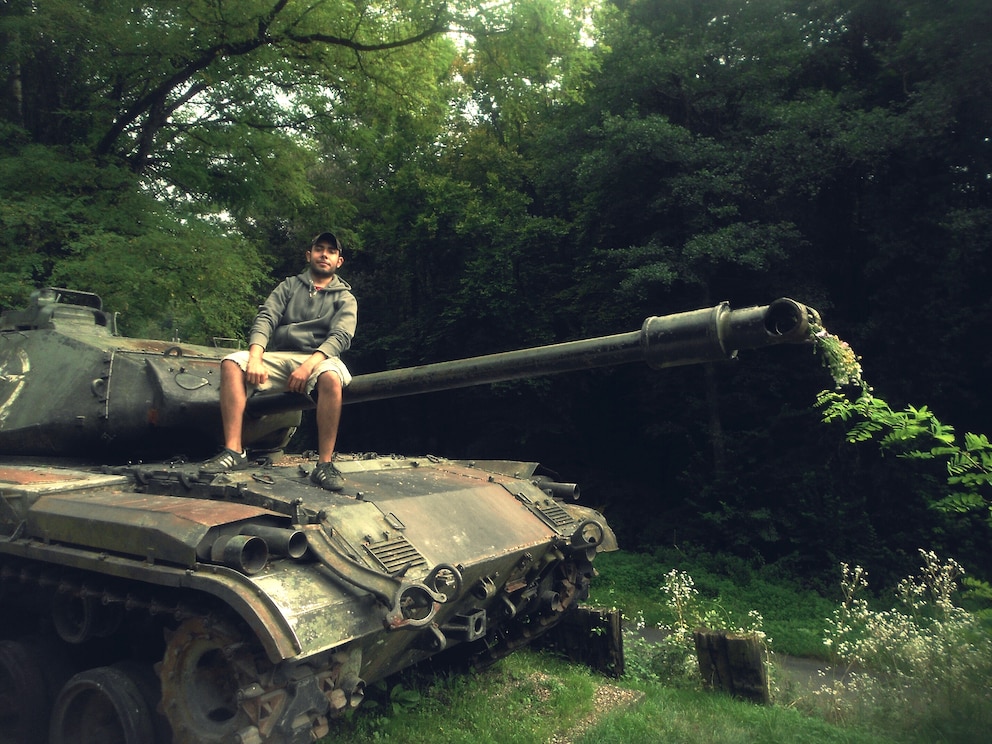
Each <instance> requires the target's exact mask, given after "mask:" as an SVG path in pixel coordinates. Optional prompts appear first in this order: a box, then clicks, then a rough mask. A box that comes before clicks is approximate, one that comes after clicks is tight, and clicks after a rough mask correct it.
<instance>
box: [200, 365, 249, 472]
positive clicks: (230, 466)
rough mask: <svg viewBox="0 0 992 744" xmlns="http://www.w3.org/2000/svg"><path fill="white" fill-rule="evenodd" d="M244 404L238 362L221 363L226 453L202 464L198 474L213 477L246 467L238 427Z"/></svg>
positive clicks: (221, 405) (221, 411) (241, 420)
mask: <svg viewBox="0 0 992 744" xmlns="http://www.w3.org/2000/svg"><path fill="white" fill-rule="evenodd" d="M247 402H248V392H247V390H246V389H245V373H244V372H243V371H242V369H241V367H239V366H238V363H237V362H235V361H232V360H230V359H225V360H223V361H222V362H221V363H220V415H221V419H222V421H223V427H224V447H225V449H224V450H223V451H222V452H219V453H218V454H216V455H214V456H213V457H211V458H210V459H209V460H204V461H203V462H201V463H200V473H202V474H207V475H214V474H217V473H225V472H227V471H228V470H242V469H244V468H247V467H248V466H249V462H248V457H247V455H246V454H245V452H244V450H243V449H242V441H241V440H242V436H241V424H242V423H243V422H244V418H245V405H246V404H247Z"/></svg>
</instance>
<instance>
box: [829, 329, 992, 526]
mask: <svg viewBox="0 0 992 744" xmlns="http://www.w3.org/2000/svg"><path fill="white" fill-rule="evenodd" d="M810 338H811V339H812V341H813V343H814V348H815V350H816V352H817V353H819V354H820V355H821V357H822V360H823V363H824V366H826V367H827V368H828V369H829V370H830V373H831V376H832V377H833V378H834V382H835V383H836V389H835V390H824V391H822V392H820V394H819V395H817V397H816V407H817V408H819V409H820V412H821V419H822V420H823V421H824V422H825V423H829V422H832V421H841V422H843V423H844V424H845V425H846V426H847V431H846V434H845V437H846V439H847V441H848V442H850V443H852V444H857V443H861V442H867V441H871V440H874V439H876V438H877V440H878V446H879V449H880V450H881V452H882V453H883V454H884V453H886V452H894V453H895V454H896V456H897V457H904V458H906V459H912V460H936V461H943V463H944V466H945V468H946V471H947V483H948V485H950V486H954V487H955V489H954V491H953V492H952V493H950V494H948V495H946V496H944V497H943V498H941V499H939V500H937V501H935V502H934V504H933V506H934V508H936V509H940V510H941V511H948V512H973V511H981V510H984V511H986V512H987V519H988V520H989V522H990V523H992V443H990V442H989V439H988V437H987V436H986V435H984V434H973V433H970V432H969V433H966V434H965V435H964V446H963V447H962V446H961V445H960V444H958V443H957V437H956V435H955V432H954V427H953V426H950V425H948V424H945V423H942V422H941V421H940V420H938V419H937V417H936V416H935V415H934V414H933V412H932V411H930V409H929V408H927V407H926V406H920V407H919V408H915V407H913V406H907V407H906V408H905V409H904V410H902V411H894V410H892V408H891V407H890V406H889V404H888V403H886V402H885V401H884V400H883V399H881V398H878V397H876V396H875V395H874V394H873V391H872V388H871V387H870V386H869V385H868V384H867V383H866V382H865V380H864V378H863V377H862V369H861V364H860V361H859V359H860V358H859V357H858V356H857V355H856V354H855V353H854V351H853V350H852V349H851V347H850V346H849V345H848V344H847V343H845V342H843V341H841V340H840V339H839V338H838V337H837V336H834V335H833V334H831V333H828V332H827V331H826V329H825V328H823V326H821V325H820V324H819V323H818V322H813V323H811V324H810ZM839 391H846V392H854V393H856V394H857V395H856V397H853V398H852V397H851V396H849V395H848V394H846V392H839Z"/></svg>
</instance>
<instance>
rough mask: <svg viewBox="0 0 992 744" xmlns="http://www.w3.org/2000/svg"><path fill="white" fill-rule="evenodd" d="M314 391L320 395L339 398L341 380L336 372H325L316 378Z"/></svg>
mask: <svg viewBox="0 0 992 744" xmlns="http://www.w3.org/2000/svg"><path fill="white" fill-rule="evenodd" d="M315 389H316V391H317V393H318V394H320V395H331V396H334V397H340V396H341V378H340V377H338V375H337V373H336V372H333V371H331V370H327V371H325V372H322V373H321V374H320V376H319V377H318V378H317V384H316V386H315Z"/></svg>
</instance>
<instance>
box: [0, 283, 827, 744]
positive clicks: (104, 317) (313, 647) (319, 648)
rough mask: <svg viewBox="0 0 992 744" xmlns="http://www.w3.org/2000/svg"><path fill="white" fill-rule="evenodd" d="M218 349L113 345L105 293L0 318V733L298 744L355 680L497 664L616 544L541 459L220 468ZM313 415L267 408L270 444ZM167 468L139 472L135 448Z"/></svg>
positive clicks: (771, 337) (679, 357) (715, 349)
mask: <svg viewBox="0 0 992 744" xmlns="http://www.w3.org/2000/svg"><path fill="white" fill-rule="evenodd" d="M811 315H812V311H811V310H810V309H808V308H806V307H805V306H803V305H801V304H799V303H797V302H794V301H792V300H786V299H783V300H777V301H775V302H773V303H771V304H770V305H768V306H764V307H757V308H747V309H743V310H731V309H730V308H729V306H728V305H726V304H725V303H724V304H721V305H718V306H716V307H714V308H708V309H704V310H697V311H692V312H687V313H680V314H677V315H670V316H663V317H654V318H648V319H647V320H646V321H644V323H643V325H642V327H641V329H640V330H639V331H633V332H630V333H623V334H618V335H615V336H606V337H602V338H596V339H589V340H583V341H573V342H568V343H563V344H556V345H553V346H546V347H539V348H536V349H528V350H523V351H514V352H507V353H503V354H494V355H490V356H484V357H476V358H473V359H466V360H461V361H456V362H443V363H439V364H431V365H424V366H422V367H415V368H411V369H406V370H394V371H387V372H379V373H374V374H367V375H360V376H356V377H355V379H354V380H353V382H352V383H351V385H350V386H349V388H348V390H347V393H346V402H348V403H357V402H361V401H365V400H375V399H381V398H386V397H395V396H400V395H410V394H415V393H421V392H430V391H437V390H444V389H449V388H454V387H462V386H465V385H471V384H480V383H488V382H496V381H501V380H508V379H515V378H521V377H528V376H534V375H544V374H551V373H556V372H564V371H569V370H581V369H587V368H592V367H599V366H606V365H615V364H624V363H628V362H634V361H644V362H647V363H648V364H650V365H651V366H653V367H658V368H663V367H668V366H675V365H684V364H696V363H701V362H706V361H712V360H719V359H725V358H729V357H732V356H734V354H735V353H736V352H737V350H739V349H746V348H758V347H762V346H767V345H772V344H778V343H793V342H799V341H802V340H804V339H805V338H806V336H807V332H808V321H809V318H810V317H811ZM226 353H227V350H224V349H214V348H210V347H205V346H196V345H191V344H185V343H179V342H162V341H150V340H138V339H128V338H124V337H121V336H119V335H117V333H116V322H115V318H114V316H113V315H112V314H109V313H107V312H106V311H104V310H103V308H102V303H101V302H100V300H99V298H98V297H96V296H95V295H91V294H87V293H79V292H72V291H69V290H60V289H49V290H42V291H39V292H38V293H36V294H35V296H34V297H33V299H32V304H31V306H30V307H29V308H27V309H26V310H21V311H9V312H6V313H4V314H3V316H2V320H0V597H2V598H3V604H2V607H3V613H4V623H3V624H2V626H0V628H2V629H0V685H6V686H7V687H9V689H7V688H3V689H0V706H5V707H4V709H2V710H0V717H2V718H3V720H4V722H5V725H4V730H3V731H0V742H7V741H11V742H19V743H20V744H23V743H31V742H39V743H40V742H48V743H49V744H61V743H63V742H76V741H97V740H99V741H113V742H115V743H118V744H169V742H175V743H176V744H194V743H195V744H234V743H235V742H240V743H242V744H243V743H245V742H253V743H257V744H303V743H304V742H311V741H313V740H314V739H315V738H319V737H321V736H323V735H325V734H326V733H327V732H328V731H329V727H330V725H331V721H332V719H333V718H335V717H336V716H340V715H342V714H343V713H345V712H347V711H349V710H351V709H353V708H354V707H355V706H357V705H359V704H360V702H361V701H362V698H363V694H364V690H365V687H366V686H367V685H369V684H372V683H375V682H377V681H379V680H381V679H383V678H384V677H386V676H388V675H390V674H393V673H395V672H397V671H399V670H401V669H403V668H406V667H408V666H410V665H412V664H416V663H418V662H421V661H423V660H426V659H429V658H432V657H436V656H438V655H444V656H449V657H460V658H462V659H465V660H467V661H470V662H472V663H487V662H489V661H492V660H493V659H496V658H500V657H501V656H503V655H505V654H507V653H510V652H512V651H513V650H514V649H517V648H519V647H521V646H523V645H525V644H528V643H530V642H532V641H533V640H535V639H536V638H538V637H540V636H541V635H542V634H545V633H546V632H547V631H549V630H550V629H552V628H554V627H555V626H557V625H558V624H559V623H560V622H561V621H562V619H563V618H564V617H566V616H567V615H568V614H569V613H571V612H574V611H576V610H577V608H578V606H579V605H580V603H581V602H582V601H583V600H584V599H585V598H586V597H587V596H588V591H589V584H590V581H591V578H592V576H593V568H592V562H593V560H594V559H595V557H596V555H597V553H599V552H602V551H608V550H613V549H616V547H617V545H616V538H615V536H614V534H613V532H612V530H611V529H610V527H609V524H608V523H607V521H606V519H605V518H604V517H603V515H602V514H600V513H599V512H597V511H595V510H593V509H591V508H589V507H587V506H583V505H581V504H579V503H577V498H578V495H579V489H578V487H577V486H576V485H575V484H572V483H560V482H558V481H557V480H556V479H555V478H553V477H552V476H551V475H549V474H548V473H547V472H546V471H544V470H543V469H542V468H541V467H540V466H539V465H538V464H537V463H531V462H515V461H514V462H510V461H499V462H496V461H485V462H480V461H471V462H470V461H456V460H448V459H445V458H439V457H434V456H409V457H408V456H389V457H380V456H341V457H339V459H338V462H337V464H338V467H339V469H340V470H341V471H343V472H344V473H345V475H346V486H345V489H344V490H343V491H341V492H340V493H332V492H328V491H325V490H324V489H322V488H319V487H316V486H313V485H311V484H310V482H309V479H308V477H307V476H308V474H309V469H310V467H312V464H313V463H311V462H308V461H306V460H304V459H303V458H300V457H284V458H282V459H277V458H275V457H274V456H273V457H269V458H265V459H260V460H257V461H256V462H255V465H254V466H253V467H251V468H249V469H247V470H241V471H237V472H232V473H224V474H220V475H212V476H207V475H204V474H203V473H200V472H199V469H198V467H197V466H196V465H195V464H191V463H188V462H186V461H183V460H177V459H166V458H168V457H169V456H170V455H172V454H173V453H175V452H187V453H195V452H197V451H198V450H201V449H212V448H213V447H215V446H216V440H217V437H218V436H219V431H220V417H219V412H218V410H217V408H218V391H217V388H218V376H219V372H218V369H219V362H220V359H221V358H222V357H223V356H224V355H225V354H226ZM309 405H312V403H311V402H310V401H309V399H308V398H305V397H304V396H300V395H294V394H283V393H279V394H274V395H268V396H256V397H255V398H253V399H252V402H251V404H250V413H251V423H250V427H251V428H250V430H249V432H248V433H247V441H248V442H249V446H251V447H253V448H254V449H255V450H266V449H268V450H271V449H278V448H279V447H280V446H282V443H283V442H284V441H285V440H286V438H287V435H288V433H289V432H291V431H292V429H293V427H294V426H295V425H296V422H298V420H299V416H300V411H301V410H302V409H303V408H306V407H307V406H309ZM136 454H137V455H140V456H142V457H145V458H149V457H151V458H156V459H155V460H154V461H151V460H149V461H146V462H141V463H135V461H134V460H133V457H134V456H135V455H136Z"/></svg>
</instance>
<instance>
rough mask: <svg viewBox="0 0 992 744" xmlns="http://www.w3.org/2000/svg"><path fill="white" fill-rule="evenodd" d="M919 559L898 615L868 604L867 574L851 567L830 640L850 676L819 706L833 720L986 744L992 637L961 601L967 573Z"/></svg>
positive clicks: (928, 554)
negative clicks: (853, 694)
mask: <svg viewBox="0 0 992 744" xmlns="http://www.w3.org/2000/svg"><path fill="white" fill-rule="evenodd" d="M919 552H920V555H921V556H922V558H923V566H922V567H921V568H920V573H919V575H918V576H909V577H907V578H905V579H903V580H902V581H901V582H900V583H899V586H898V587H897V589H896V596H897V598H898V599H899V603H900V604H899V606H897V607H893V608H892V609H889V610H876V609H872V607H871V606H870V604H869V601H868V600H866V599H865V598H864V596H863V592H864V590H865V589H866V588H867V586H868V581H867V573H866V572H865V571H864V569H863V568H861V567H860V566H855V567H853V568H852V567H850V566H848V565H847V564H842V572H843V576H842V580H841V587H842V590H843V601H842V602H841V605H840V606H839V608H838V609H836V610H835V611H834V613H833V616H832V617H831V618H829V619H828V621H827V629H826V634H825V641H824V642H825V643H826V644H827V645H828V646H829V648H830V649H831V650H832V652H833V654H834V655H835V656H834V658H835V661H836V662H837V663H838V664H839V665H840V666H841V668H842V669H843V670H844V672H843V674H842V675H841V676H840V677H839V678H838V679H836V680H835V681H833V682H832V683H831V684H828V685H824V687H823V688H822V689H821V690H819V691H818V693H817V699H818V701H819V702H820V703H821V704H825V705H827V706H828V708H827V712H826V714H827V715H828V716H830V717H831V718H834V719H844V718H852V717H853V718H855V719H858V718H860V719H863V720H864V721H865V722H866V723H869V724H874V725H876V726H878V727H879V728H880V730H888V731H891V730H896V731H899V732H900V733H913V734H915V735H917V736H925V737H929V738H930V740H933V741H956V742H957V741H960V742H971V741H974V742H978V741H984V738H985V737H986V736H987V734H988V727H989V725H992V696H990V692H989V688H988V679H989V676H990V674H992V636H990V635H989V633H988V629H987V628H983V627H982V626H981V625H980V623H979V620H978V618H977V617H976V616H974V615H973V614H971V613H969V612H967V611H966V610H964V609H963V608H961V607H959V606H957V605H956V604H955V602H954V595H955V594H956V592H957V580H958V578H959V577H960V576H961V574H962V572H963V569H962V568H961V566H960V565H958V564H957V562H956V561H954V560H952V559H949V560H946V561H941V560H940V559H939V558H938V557H937V555H936V554H934V553H933V552H932V551H925V550H920V551H919ZM852 691H856V692H857V696H856V698H855V699H856V700H857V701H859V704H858V705H856V706H852V705H851V700H852V698H851V695H850V693H851V692H852Z"/></svg>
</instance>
